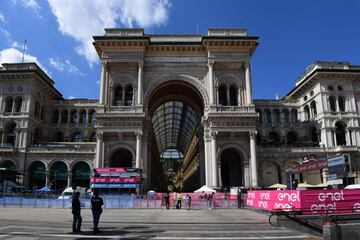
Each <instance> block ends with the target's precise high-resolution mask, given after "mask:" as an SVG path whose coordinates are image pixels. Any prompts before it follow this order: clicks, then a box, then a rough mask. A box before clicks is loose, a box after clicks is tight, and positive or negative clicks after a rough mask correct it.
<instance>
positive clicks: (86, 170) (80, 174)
mask: <svg viewBox="0 0 360 240" xmlns="http://www.w3.org/2000/svg"><path fill="white" fill-rule="evenodd" d="M72 177H73V178H72V185H74V186H77V187H85V188H89V185H90V166H89V164H87V163H86V162H78V163H76V164H75V165H74V167H73V169H72Z"/></svg>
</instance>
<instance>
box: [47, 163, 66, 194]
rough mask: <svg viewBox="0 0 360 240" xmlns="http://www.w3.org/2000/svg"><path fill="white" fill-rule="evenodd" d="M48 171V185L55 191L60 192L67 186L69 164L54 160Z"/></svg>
mask: <svg viewBox="0 0 360 240" xmlns="http://www.w3.org/2000/svg"><path fill="white" fill-rule="evenodd" d="M49 171H50V185H52V186H51V187H52V188H53V189H55V190H61V189H63V188H65V187H66V186H67V181H68V172H69V164H68V163H66V162H64V161H60V160H55V161H53V162H52V163H51V165H50V164H49Z"/></svg>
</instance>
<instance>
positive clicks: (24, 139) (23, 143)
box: [21, 130, 28, 148]
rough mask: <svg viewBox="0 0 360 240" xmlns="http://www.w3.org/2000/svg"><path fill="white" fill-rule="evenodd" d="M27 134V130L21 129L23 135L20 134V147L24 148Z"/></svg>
mask: <svg viewBox="0 0 360 240" xmlns="http://www.w3.org/2000/svg"><path fill="white" fill-rule="evenodd" d="M27 136H28V132H27V131H26V130H24V131H23V136H22V139H21V140H22V145H21V147H23V148H26V147H27Z"/></svg>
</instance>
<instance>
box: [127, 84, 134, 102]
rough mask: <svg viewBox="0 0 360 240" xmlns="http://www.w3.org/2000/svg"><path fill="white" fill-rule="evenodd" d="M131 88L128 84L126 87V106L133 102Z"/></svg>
mask: <svg viewBox="0 0 360 240" xmlns="http://www.w3.org/2000/svg"><path fill="white" fill-rule="evenodd" d="M133 94H134V91H133V88H132V86H128V87H127V88H126V92H125V105H126V106H131V105H132V104H133Z"/></svg>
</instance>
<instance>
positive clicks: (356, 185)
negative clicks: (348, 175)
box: [345, 184, 360, 189]
mask: <svg viewBox="0 0 360 240" xmlns="http://www.w3.org/2000/svg"><path fill="white" fill-rule="evenodd" d="M345 189H360V184H351V185H347V186H346V187H345Z"/></svg>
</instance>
